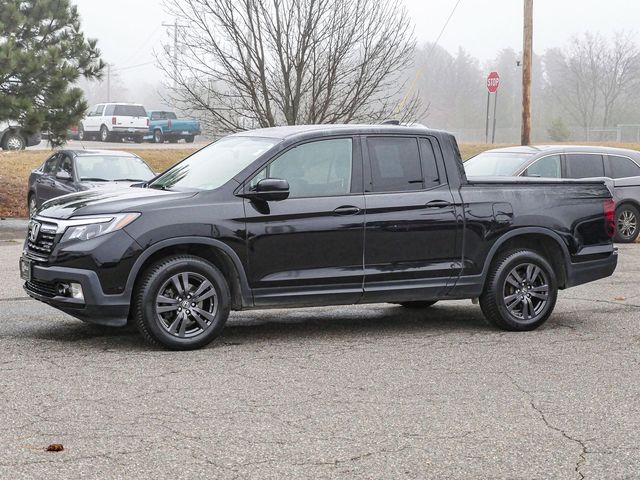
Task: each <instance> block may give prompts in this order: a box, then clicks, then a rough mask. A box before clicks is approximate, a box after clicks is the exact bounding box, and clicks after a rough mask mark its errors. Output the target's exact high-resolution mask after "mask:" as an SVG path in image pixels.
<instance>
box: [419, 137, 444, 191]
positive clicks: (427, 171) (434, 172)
mask: <svg viewBox="0 0 640 480" xmlns="http://www.w3.org/2000/svg"><path fill="white" fill-rule="evenodd" d="M420 154H421V155H422V172H423V176H424V186H425V188H429V187H435V186H436V185H440V175H439V173H438V162H437V161H436V155H435V153H434V151H433V144H432V143H431V142H430V141H429V140H427V139H426V138H421V139H420Z"/></svg>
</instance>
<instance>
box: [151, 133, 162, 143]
mask: <svg viewBox="0 0 640 480" xmlns="http://www.w3.org/2000/svg"><path fill="white" fill-rule="evenodd" d="M153 141H154V143H164V136H163V135H162V131H161V130H154V131H153Z"/></svg>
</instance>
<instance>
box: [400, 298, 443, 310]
mask: <svg viewBox="0 0 640 480" xmlns="http://www.w3.org/2000/svg"><path fill="white" fill-rule="evenodd" d="M437 302H438V301H437V300H430V301H413V302H399V304H400V305H402V306H403V307H405V308H429V307H430V306H431V305H433V304H434V303H437Z"/></svg>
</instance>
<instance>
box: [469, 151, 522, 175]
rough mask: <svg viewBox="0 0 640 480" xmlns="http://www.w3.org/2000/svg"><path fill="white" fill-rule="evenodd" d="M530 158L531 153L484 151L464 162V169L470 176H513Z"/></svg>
mask: <svg viewBox="0 0 640 480" xmlns="http://www.w3.org/2000/svg"><path fill="white" fill-rule="evenodd" d="M530 158H531V154H530V153H514V152H484V153H481V154H479V155H476V156H475V157H473V158H470V159H469V160H467V161H466V162H464V170H465V172H466V173H467V176H469V177H485V176H489V177H492V176H499V177H511V176H513V175H515V174H516V172H517V171H518V170H520V168H521V167H522V166H523V165H524V164H525V162H527V161H528V160H529V159H530Z"/></svg>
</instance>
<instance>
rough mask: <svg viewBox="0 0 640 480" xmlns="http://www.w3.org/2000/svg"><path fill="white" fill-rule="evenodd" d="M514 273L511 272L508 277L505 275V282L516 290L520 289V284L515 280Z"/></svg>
mask: <svg viewBox="0 0 640 480" xmlns="http://www.w3.org/2000/svg"><path fill="white" fill-rule="evenodd" d="M514 273H515V272H511V273H510V274H509V275H507V282H509V283H510V284H511V285H513V286H514V287H516V288H520V284H521V283H522V282H519V281H518V279H517V278H516V276H515V275H514Z"/></svg>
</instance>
